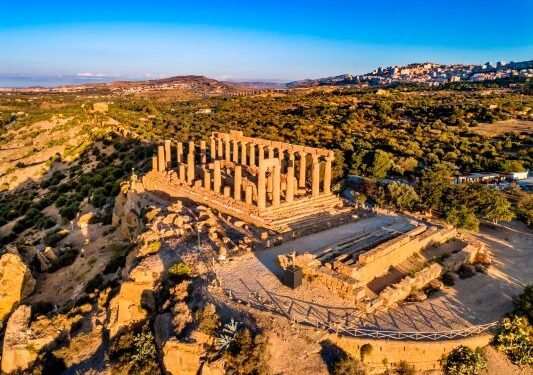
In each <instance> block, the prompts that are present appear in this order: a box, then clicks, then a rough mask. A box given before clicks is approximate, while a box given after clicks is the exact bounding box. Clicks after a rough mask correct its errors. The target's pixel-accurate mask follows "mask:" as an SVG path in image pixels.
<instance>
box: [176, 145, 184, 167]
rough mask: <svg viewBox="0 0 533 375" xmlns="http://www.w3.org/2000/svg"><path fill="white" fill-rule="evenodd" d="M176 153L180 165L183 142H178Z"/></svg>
mask: <svg viewBox="0 0 533 375" xmlns="http://www.w3.org/2000/svg"><path fill="white" fill-rule="evenodd" d="M176 154H177V157H178V158H177V160H178V165H180V164H181V163H183V143H181V142H178V146H177V151H176Z"/></svg>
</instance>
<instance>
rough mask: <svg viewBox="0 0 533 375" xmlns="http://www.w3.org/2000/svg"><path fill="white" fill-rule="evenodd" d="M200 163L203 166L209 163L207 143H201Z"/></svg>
mask: <svg viewBox="0 0 533 375" xmlns="http://www.w3.org/2000/svg"><path fill="white" fill-rule="evenodd" d="M200 161H201V163H202V165H203V164H205V163H207V145H206V144H205V141H200Z"/></svg>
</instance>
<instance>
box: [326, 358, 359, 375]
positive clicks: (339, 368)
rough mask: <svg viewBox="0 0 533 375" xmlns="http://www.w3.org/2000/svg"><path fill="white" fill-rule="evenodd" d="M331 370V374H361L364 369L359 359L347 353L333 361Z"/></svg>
mask: <svg viewBox="0 0 533 375" xmlns="http://www.w3.org/2000/svg"><path fill="white" fill-rule="evenodd" d="M332 372H333V375H363V374H364V373H365V370H364V368H363V367H362V366H361V363H360V362H359V361H357V360H356V359H355V358H353V357H352V356H349V355H347V356H344V357H342V358H341V359H340V360H339V361H337V363H335V366H334V367H333V371H332Z"/></svg>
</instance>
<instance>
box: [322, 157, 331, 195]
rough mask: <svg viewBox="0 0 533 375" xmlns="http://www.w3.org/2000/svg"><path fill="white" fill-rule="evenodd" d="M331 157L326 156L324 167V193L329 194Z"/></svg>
mask: <svg viewBox="0 0 533 375" xmlns="http://www.w3.org/2000/svg"><path fill="white" fill-rule="evenodd" d="M332 161H333V158H332V157H328V158H326V165H325V167H324V194H331V162H332Z"/></svg>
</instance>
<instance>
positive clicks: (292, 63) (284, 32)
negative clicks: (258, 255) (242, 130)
mask: <svg viewBox="0 0 533 375" xmlns="http://www.w3.org/2000/svg"><path fill="white" fill-rule="evenodd" d="M532 14H533V1H531V0H507V1H505V2H502V1H492V0H486V1H468V0H462V1H456V0H450V1H447V0H443V1H439V2H436V1H404V2H401V1H389V0H380V1H313V0H309V1H290V0H286V1H261V2H253V1H251V0H250V1H232V0H226V1H209V0H205V1H188V2H180V1H158V0H153V1H146V0H145V1H137V0H130V1H111V0H108V1H101V0H92V1H90V2H79V1H72V0H70V1H53V0H49V1H43V0H41V1H33V0H29V1H24V2H18V1H17V2H15V1H9V2H5V3H3V4H2V5H1V12H0V46H1V50H0V74H6V73H7V74H15V73H26V74H34V75H53V74H65V75H81V76H84V77H89V76H95V77H98V76H105V77H108V76H112V77H125V78H145V77H159V76H171V75H182V74H201V75H207V76H209V77H213V78H218V79H260V78H263V79H280V80H293V79H302V78H315V77H323V76H330V75H336V74H342V73H362V72H366V71H369V70H372V69H374V68H375V67H377V66H380V65H385V66H388V65H394V64H405V63H409V62H417V61H420V62H421V61H435V62H442V63H452V62H465V63H481V62H484V61H497V60H505V61H509V60H515V61H520V60H529V59H532V58H533V28H532V27H531V22H530V18H531V15H532Z"/></svg>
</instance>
